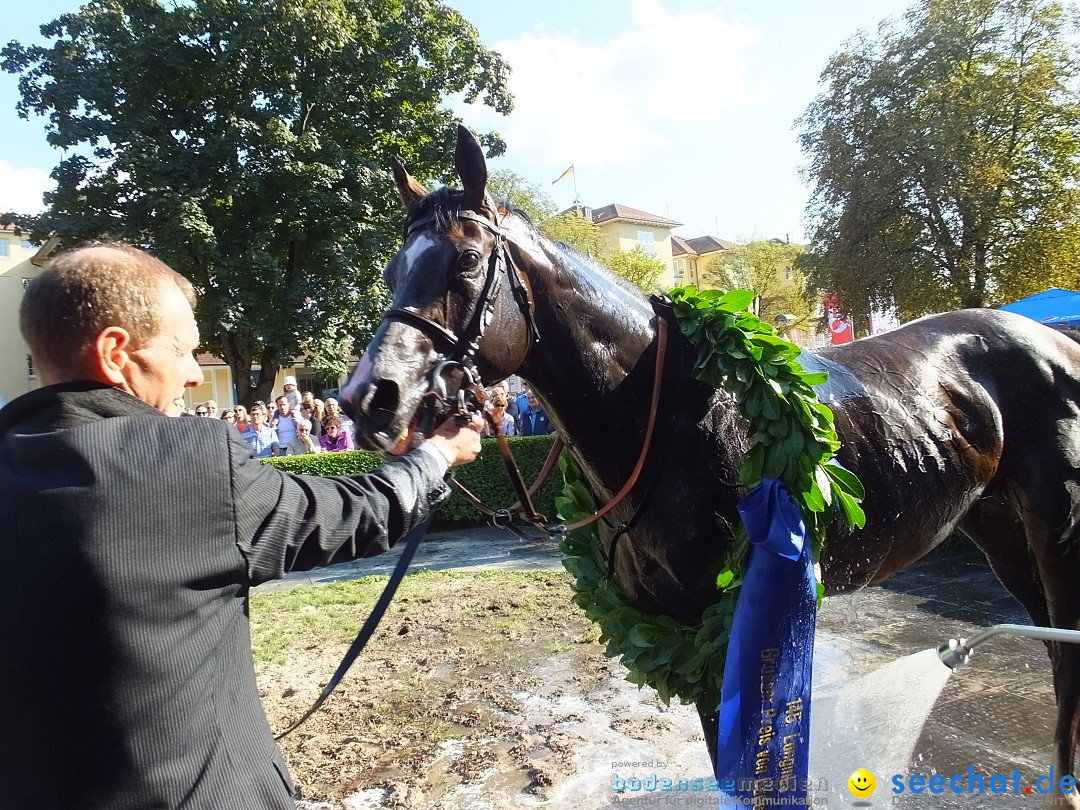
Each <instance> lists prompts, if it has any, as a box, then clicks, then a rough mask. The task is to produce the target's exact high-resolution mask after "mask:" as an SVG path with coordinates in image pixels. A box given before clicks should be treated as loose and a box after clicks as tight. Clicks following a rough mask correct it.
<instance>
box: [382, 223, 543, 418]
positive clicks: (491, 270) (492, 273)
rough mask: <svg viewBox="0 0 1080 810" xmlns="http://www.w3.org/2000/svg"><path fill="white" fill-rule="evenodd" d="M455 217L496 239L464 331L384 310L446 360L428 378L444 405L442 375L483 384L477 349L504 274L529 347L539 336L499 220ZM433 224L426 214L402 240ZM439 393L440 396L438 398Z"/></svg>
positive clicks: (409, 312)
mask: <svg viewBox="0 0 1080 810" xmlns="http://www.w3.org/2000/svg"><path fill="white" fill-rule="evenodd" d="M455 218H456V219H460V220H468V221H470V222H475V223H477V224H479V225H480V226H482V227H483V228H486V229H487V230H488V231H490V232H491V233H492V234H494V236H495V247H494V248H493V249H492V251H491V255H490V257H489V259H488V266H487V273H486V275H485V276H484V286H483V288H482V289H481V292H480V297H479V299H478V300H477V302H476V306H475V307H473V311H472V313H471V314H470V315H469V318H468V320H467V321H466V324H465V328H464V330H463V331H462V332H461V334H458V333H456V332H454V331H453V330H452V329H449V328H447V327H445V326H443V325H442V324H439V323H436V322H435V321H433V320H431V319H430V318H428V317H426V316H424V315H421V314H420V313H418V312H415V311H414V310H411V309H405V308H404V307H393V308H391V309H389V310H387V312H386V314H385V315H384V316H383V317H384V319H385V320H390V321H400V322H401V323H405V324H408V325H409V326H411V327H413V328H414V329H416V330H417V331H419V332H420V333H421V334H423V335H424V336H425V337H427V338H428V339H429V340H430V341H431V342H432V344H433V345H434V346H435V350H436V351H437V352H439V354H441V355H442V356H443V357H444V358H445V359H444V361H443V362H442V363H440V364H439V365H438V366H437V367H436V368H435V369H434V370H433V371H432V374H431V378H430V379H429V382H430V388H429V392H433V393H435V394H436V395H437V396H438V397H439V399H441V400H443V401H444V402H446V399H445V390H446V384H445V376H446V375H447V374H448V373H449V372H450V371H452V370H454V369H455V368H461V369H462V370H464V372H465V378H466V379H467V380H468V382H469V385H470V386H474V387H480V386H481V385H482V381H481V379H480V375H479V373H478V372H477V371H476V353H477V352H478V351H479V350H480V341H481V340H483V337H484V332H485V331H486V330H487V328H488V326H489V325H490V324H491V321H492V319H493V318H494V317H495V301H496V299H497V298H498V295H499V292H500V290H501V289H502V279H503V276H504V275H505V276H506V278H507V279H508V280H509V283H510V287H511V289H512V292H513V296H514V301H515V302H516V303H517V305H518V308H519V309H520V310H521V314H522V316H523V317H524V318H525V324H526V327H527V328H528V330H529V338H530V339H529V346H530V347H532V345H533V344H534V343H537V342H538V341H539V340H540V333H539V331H538V330H537V328H536V319H535V318H534V317H533V305H532V300H531V298H530V297H529V288H528V287H527V286H526V285H525V282H524V281H523V280H522V278H521V272H520V270H519V269H518V267H517V265H515V264H514V262H513V260H512V259H511V258H510V252H509V250H508V249H507V240H506V232H505V231H504V230H503V229H502V228H501V227H500V225H499V223H498V221H496V222H491V221H490V220H488V219H487V218H485V217H482V216H480V215H479V214H476V213H473V212H472V211H466V210H459V211H458V212H457V213H456V214H455ZM434 221H435V217H434V215H429V216H426V217H423V218H421V219H418V220H416V221H415V222H412V223H410V224H409V226H408V228H407V229H406V231H405V238H406V239H407V238H408V237H409V236H411V235H412V234H413V233H415V232H416V231H419V230H421V229H423V228H427V227H430V226H431V225H432V223H433V222H434ZM448 364H453V365H448ZM440 389H441V391H440ZM440 393H441V394H442V396H439V394H440Z"/></svg>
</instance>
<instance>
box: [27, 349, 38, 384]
mask: <svg viewBox="0 0 1080 810" xmlns="http://www.w3.org/2000/svg"><path fill="white" fill-rule="evenodd" d="M26 376H27V377H29V378H30V379H31V380H33V379H34V378H36V377H37V374H36V373H34V358H33V357H31V356H30V355H26Z"/></svg>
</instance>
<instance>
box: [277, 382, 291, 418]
mask: <svg viewBox="0 0 1080 810" xmlns="http://www.w3.org/2000/svg"><path fill="white" fill-rule="evenodd" d="M287 387H288V386H286V388H287ZM277 407H278V413H280V414H281V415H282V416H287V415H288V413H289V400H287V399H285V397H278V399H277Z"/></svg>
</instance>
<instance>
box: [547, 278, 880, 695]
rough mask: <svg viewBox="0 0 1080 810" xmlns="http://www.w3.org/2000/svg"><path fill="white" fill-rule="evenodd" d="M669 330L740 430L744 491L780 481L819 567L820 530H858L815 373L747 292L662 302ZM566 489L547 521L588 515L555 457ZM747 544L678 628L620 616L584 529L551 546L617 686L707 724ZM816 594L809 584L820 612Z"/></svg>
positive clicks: (614, 590) (860, 516)
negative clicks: (631, 686) (616, 664)
mask: <svg viewBox="0 0 1080 810" xmlns="http://www.w3.org/2000/svg"><path fill="white" fill-rule="evenodd" d="M671 298H672V300H673V303H674V310H675V318H676V320H677V321H678V324H679V328H680V329H681V330H682V332H683V334H684V335H685V336H686V337H687V338H688V339H689V340H690V342H691V343H692V344H693V345H694V346H695V347H696V348H697V351H698V356H697V362H696V364H695V366H694V376H695V377H697V378H698V379H700V380H702V381H703V382H706V383H708V384H710V385H713V386H715V387H717V388H722V389H724V390H725V391H727V392H729V393H730V394H731V395H732V397H733V398H734V400H735V402H736V404H737V405H738V407H739V411H740V413H741V414H742V416H743V418H744V420H745V421H746V423H747V430H748V437H749V440H750V449H749V451H748V452H747V453H746V456H745V457H744V458H743V461H742V464H741V466H740V467H739V482H740V483H741V484H742V485H743V486H744V487H746V488H747V489H752V488H753V487H755V486H757V485H758V484H759V483H760V482H761V480H762V479H763V478H778V479H780V480H781V481H783V482H784V483H785V484H786V485H787V487H788V490H789V491H790V492H791V496H792V497H793V498H794V499H795V502H796V503H797V504H798V505H799V507H800V509H801V511H802V513H803V519H804V521H805V523H806V531H807V537H808V538H809V540H810V542H811V548H812V549H813V552H814V559H815V560H816V559H819V557H820V554H821V548H822V545H823V544H824V542H825V530H826V528H827V527H828V525H829V522H830V521H831V520H832V519H833V518H834V517H838V518H839V519H841V520H843V521H844V523H845V524H846V525H847V526H848V527H849V528H855V527H857V528H862V527H863V525H864V524H865V522H866V516H865V515H864V513H863V510H862V508H861V507H860V506H859V504H860V502H861V501H862V499H863V495H864V493H863V487H862V484H861V483H860V482H859V479H858V478H857V477H856V476H855V475H853V474H852V473H851V472H849V471H847V470H845V469H843V468H842V467H840V466H838V465H836V464H835V463H832V464H830V463H829V462H830V460H831V459H832V458H833V456H834V455H835V454H836V451H837V450H838V449H839V447H840V441H839V439H838V438H837V436H836V430H835V428H834V427H833V415H832V411H831V410H829V408H828V407H827V406H826V405H823V404H821V403H820V402H818V401H817V394H816V393H815V392H814V386H815V385H820V384H821V383H824V382H825V380H826V377H827V374H826V373H825V372H819V373H807V372H806V371H804V370H803V368H802V366H801V365H799V362H798V360H797V358H798V356H799V351H800V350H799V348H798V347H797V346H795V345H794V344H792V343H789V342H788V341H786V340H783V339H782V338H779V337H777V336H776V334H775V333H774V332H773V329H772V327H771V326H769V325H768V324H766V323H763V322H762V321H760V320H758V318H757V317H755V316H754V315H753V314H751V313H750V312H748V311H746V308H747V307H748V306H749V305H750V303H751V302H752V301H753V298H754V295H753V293H752V292H749V291H747V290H733V291H731V292H729V293H722V292H720V291H719V290H704V291H698V290H696V289H695V288H693V287H680V288H678V289H676V290H673V291H672V293H671ZM559 468H560V470H561V471H562V473H563V476H564V479H565V481H566V485H565V489H564V491H563V494H562V496H561V497H559V498H557V499H556V505H557V506H558V509H559V517H560V518H561V519H562V520H564V521H566V522H573V521H576V520H580V519H582V518H584V517H587V516H589V515H591V514H593V513H594V512H595V511H596V504H595V501H594V499H593V495H592V492H591V491H590V489H589V486H588V483H587V482H586V480H585V478H584V476H583V475H582V473H581V470H580V469H579V468H578V467H577V465H576V464H575V463H574V461H573V459H572V458H571V457H570V456H569V454H567V453H563V454H562V456H561V457H560V458H559ZM749 546H750V544H749V540H748V539H747V537H746V531H745V529H744V528H743V526H742V524H741V523H740V525H739V527H738V529H737V530H736V534H735V538H734V542H733V544H732V552H731V555H730V557H729V559H728V560H727V562H726V564H725V566H724V568H723V570H721V571H720V573H719V575H718V576H717V579H716V584H717V587H718V588H719V590H720V598H719V599H718V600H717V601H716V602H715V603H714V604H712V605H710V606H709V607H708V608H707V609H706V610H705V612H704V613H703V614H702V616H701V623H700V624H698V625H697V626H695V627H688V626H686V625H684V624H681V623H679V622H677V621H676V620H675V619H673V618H671V617H670V616H664V615H659V614H650V613H646V612H645V611H642V610H640V609H639V608H636V607H634V606H633V605H631V604H630V603H629V602H628V601H627V599H626V597H625V595H624V594H623V592H622V590H621V589H620V588H619V585H618V583H617V582H615V581H614V577H610V578H609V577H608V576H607V557H606V554H605V552H604V549H603V546H602V545H601V543H600V538H599V535H598V533H597V531H596V528H595V526H589V527H587V528H585V529H582V530H579V531H576V532H573V533H571V534H569V535H567V536H566V537H565V538H563V541H562V551H563V554H564V559H563V565H564V566H565V567H566V569H567V570H568V571H569V572H570V573H571V575H572V576H573V577H574V580H575V582H574V601H575V603H577V605H578V606H580V607H581V608H582V609H583V610H584V611H585V615H586V616H587V617H588V618H589V619H590V620H591V621H594V622H596V623H597V624H598V625H599V626H600V631H601V632H600V641H601V643H603V644H605V654H606V655H607V656H608V657H609V658H617V657H621V659H622V663H623V665H624V666H625V667H626V669H627V670H628V674H627V676H626V679H627V680H628V681H630V682H631V683H635V684H637V685H638V686H645V685H648V686H651V687H653V688H654V689H655V690H656V692H657V694H658V695H659V697H660V699H661V700H662V701H663V702H664V703H665V704H668V703H669V702H670V700H671V698H672V697H677V698H678V699H679V700H680V702H682V703H686V704H690V703H693V704H696V705H697V707H698V709H699V710H701V711H702V712H705V713H711V712H714V711H716V710H717V709H718V707H719V704H720V687H721V685H722V683H723V679H724V661H725V658H726V654H727V644H728V637H729V636H730V633H731V625H732V621H733V619H734V616H735V603H736V600H737V599H738V595H739V588H740V587H741V586H742V581H743V572H744V570H745V566H746V559H747V555H748V553H749ZM823 592H824V587H823V586H822V585H821V583H820V582H819V583H818V600H819V603H820V599H821V594H822V593H823Z"/></svg>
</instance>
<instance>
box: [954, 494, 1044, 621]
mask: <svg viewBox="0 0 1080 810" xmlns="http://www.w3.org/2000/svg"><path fill="white" fill-rule="evenodd" d="M959 528H960V530H961V531H962V532H963V533H964V534H966V535H967V536H968V537H969V538H970V539H971V540H972V542H974V543H975V545H976V546H977V547H978V549H979V551H981V552H982V553H983V554H984V555H985V556H986V561H987V562H988V563H989V564H990V570H992V571H993V572H994V576H996V577H997V578H998V581H999V582H1000V583H1001V584H1002V585H1004V586H1005V588H1006V589H1007V590H1008V591H1009V593H1010V594H1012V596H1013V598H1014V599H1016V601H1017V602H1019V603H1020V606H1021V607H1023V608H1024V610H1026V611H1027V614H1028V616H1030V617H1031V622H1032V624H1036V625H1040V626H1043V627H1049V626H1050V614H1049V612H1048V610H1047V607H1046V597H1045V596H1044V595H1043V587H1042V583H1041V582H1040V581H1039V571H1038V568H1037V566H1036V564H1035V560H1034V558H1033V555H1032V552H1031V551H1030V550H1029V549H1028V543H1027V531H1026V530H1025V528H1024V523H1023V521H1022V520H1021V519H1020V516H1019V515H1018V514H1017V512H1016V509H1015V508H1014V507H1013V506H1011V505H1010V504H1008V503H1006V501H1005V500H1004V498H1002V497H1001V495H1000V493H995V494H993V495H989V494H988V495H984V496H983V497H982V498H981V499H980V500H979V501H978V503H976V504H975V506H973V507H972V508H971V510H970V511H969V512H968V513H967V514H966V515H965V516H964V519H963V520H962V521H960V524H959Z"/></svg>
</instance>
